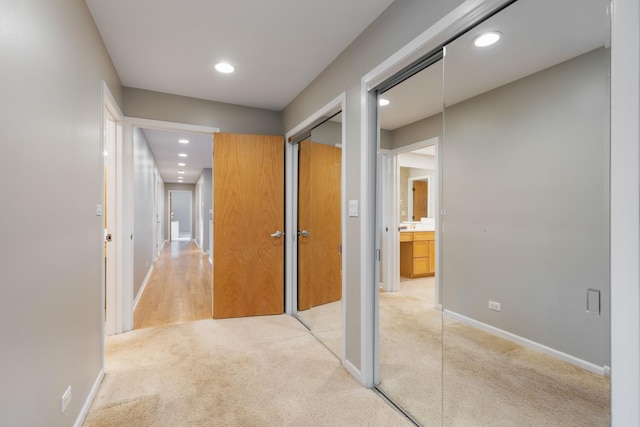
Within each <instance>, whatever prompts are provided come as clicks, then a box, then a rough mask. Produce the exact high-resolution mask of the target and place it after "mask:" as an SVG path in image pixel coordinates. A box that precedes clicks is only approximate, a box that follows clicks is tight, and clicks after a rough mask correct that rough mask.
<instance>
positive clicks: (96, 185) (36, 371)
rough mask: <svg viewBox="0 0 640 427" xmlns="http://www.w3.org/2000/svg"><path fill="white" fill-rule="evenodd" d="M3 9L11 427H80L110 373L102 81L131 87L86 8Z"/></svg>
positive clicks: (0, 350) (0, 265)
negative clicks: (64, 401)
mask: <svg viewBox="0 0 640 427" xmlns="http://www.w3.org/2000/svg"><path fill="white" fill-rule="evenodd" d="M0 9H2V12H1V13H0V28H2V30H1V34H2V35H1V36H0V58H2V59H1V60H0V62H1V63H2V65H1V66H0V93H2V97H1V98H0V114H1V115H2V126H1V127H0V139H1V141H2V143H0V194H2V197H3V200H4V201H7V200H10V201H11V203H10V205H7V204H6V203H3V209H2V212H1V213H0V217H1V220H0V235H1V236H2V240H1V243H0V271H1V272H2V277H1V279H0V281H1V282H2V285H1V286H0V325H1V326H0V336H1V337H2V344H1V345H0V360H2V363H1V364H0V378H1V380H0V383H1V384H2V385H1V386H0V402H2V403H1V404H0V424H3V425H12V426H34V425H42V426H43V425H47V426H69V425H72V424H73V423H74V422H75V420H76V418H77V417H78V414H79V413H80V409H81V407H82V405H83V404H84V402H85V399H86V398H87V396H88V394H89V390H90V388H91V387H92V385H93V384H94V381H95V380H96V378H97V376H98V373H99V372H100V369H101V358H102V345H103V344H102V343H103V341H104V338H103V336H102V321H101V310H103V308H101V301H102V283H101V281H102V279H101V275H102V265H103V264H104V262H103V259H102V246H103V218H102V217H100V216H96V205H97V204H101V203H102V184H103V180H102V166H101V165H102V158H101V152H102V149H101V144H102V142H101V117H102V80H106V82H107V84H108V85H109V87H110V89H111V92H112V93H113V95H114V96H115V98H116V100H117V102H121V100H122V94H121V90H122V89H121V85H120V81H119V79H118V76H117V74H116V72H115V70H114V68H113V66H112V64H111V60H110V59H109V56H108V55H107V51H106V49H105V47H104V45H103V43H102V40H101V39H100V35H99V33H98V30H97V29H96V27H95V25H94V23H93V20H92V18H91V16H90V14H89V11H88V9H87V6H86V5H85V2H84V1H81V0H57V1H42V0H21V1H3V2H2V6H0ZM69 385H70V386H71V387H72V400H71V403H70V404H69V407H68V408H67V410H66V411H65V413H64V414H60V397H61V396H62V393H63V392H64V391H65V389H66V388H67V386H69Z"/></svg>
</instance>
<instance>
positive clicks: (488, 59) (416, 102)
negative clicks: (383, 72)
mask: <svg viewBox="0 0 640 427" xmlns="http://www.w3.org/2000/svg"><path fill="white" fill-rule="evenodd" d="M608 5H609V2H608V1H607V0H601V1H587V2H585V1H583V0H562V1H557V0H519V1H517V2H516V3H514V4H513V5H511V6H509V7H508V8H506V9H505V10H503V11H502V12H500V13H498V14H497V15H495V16H493V17H492V18H490V19H489V20H487V21H485V22H483V23H481V24H480V25H478V26H476V27H475V28H473V29H472V30H470V31H469V32H468V33H466V34H464V35H463V36H462V37H460V38H458V39H456V40H455V41H453V42H452V43H451V44H449V45H448V46H447V54H446V57H445V59H444V67H445V76H446V78H445V80H444V82H445V84H444V90H445V92H446V95H445V96H446V99H445V100H443V85H442V82H443V74H442V66H443V64H442V61H440V63H439V64H437V65H434V66H431V67H429V68H427V69H425V70H423V71H422V72H420V73H419V74H417V75H416V76H414V77H412V78H410V79H408V80H406V81H405V82H403V83H402V84H400V85H398V86H396V87H394V88H393V89H391V90H389V91H388V92H386V93H384V94H383V95H382V97H383V98H387V99H389V101H391V104H389V105H387V106H385V107H381V108H380V111H381V113H380V122H381V127H382V128H383V129H388V130H394V129H397V128H398V127H401V126H405V125H407V124H410V123H413V122H415V121H417V120H419V119H422V118H425V117H429V116H432V115H434V114H437V113H439V112H441V111H442V108H443V107H442V106H443V103H445V104H446V105H449V106H450V105H453V104H456V103H457V102H460V101H463V100H465V99H468V98H470V97H472V96H476V95H479V94H481V93H484V92H487V91H489V90H492V89H495V88H497V87H499V86H503V85H505V84H507V83H510V82H512V81H515V80H517V79H520V78H522V77H525V76H528V75H530V74H533V73H535V72H537V71H540V70H543V69H545V68H548V67H550V66H552V65H555V64H558V63H560V62H563V61H566V60H568V59H570V58H573V57H575V56H578V55H581V54H583V53H586V52H589V51H590V50H593V49H595V48H597V47H600V46H607V45H608V44H609V29H608V24H607V19H608V16H607V13H606V10H607V6H608ZM490 30H497V31H500V32H501V33H502V34H503V37H502V39H501V40H500V41H499V42H498V43H496V44H495V45H493V46H490V47H487V48H482V49H480V48H477V47H475V46H474V45H473V39H474V38H475V37H476V36H477V35H478V34H481V33H483V32H485V31H490Z"/></svg>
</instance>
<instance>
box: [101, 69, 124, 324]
mask: <svg viewBox="0 0 640 427" xmlns="http://www.w3.org/2000/svg"><path fill="white" fill-rule="evenodd" d="M102 117H103V119H102V133H101V134H102V147H103V149H104V150H106V147H107V146H108V145H113V146H112V147H111V148H110V151H111V152H109V153H108V156H109V161H107V160H106V159H105V155H104V153H103V155H102V168H103V171H104V170H105V167H108V168H109V170H108V175H111V177H110V181H111V183H112V184H115V185H112V186H110V189H109V192H108V195H107V197H109V200H108V202H107V203H108V206H107V208H108V209H109V211H110V212H112V213H114V214H115V215H113V216H112V221H110V223H109V224H108V226H109V232H110V233H111V235H112V239H113V242H112V244H111V245H110V252H111V253H112V254H113V256H110V259H111V261H109V260H108V261H107V262H108V263H109V264H111V265H109V272H110V274H108V275H106V278H107V281H108V282H107V283H106V284H105V274H106V273H107V272H106V271H105V266H103V267H102V284H103V286H104V287H105V288H104V289H103V291H102V295H103V298H104V295H105V294H106V301H103V303H102V307H104V306H105V304H106V315H105V310H104V309H103V310H100V311H101V312H102V313H103V314H102V315H103V319H102V323H103V327H104V331H103V333H104V334H105V335H113V334H117V333H121V332H122V330H123V322H122V304H121V303H120V301H121V299H122V273H123V264H124V259H123V251H122V248H123V241H124V240H125V239H124V236H125V234H124V227H123V226H122V225H123V207H124V206H123V203H122V202H121V198H120V195H121V194H122V190H123V186H124V182H123V175H122V171H123V169H122V167H123V165H122V163H123V157H122V152H123V135H122V133H123V128H122V123H123V118H124V116H123V114H122V111H120V107H118V103H117V102H116V101H115V98H114V97H113V95H112V94H111V91H110V90H109V87H108V86H107V84H106V82H104V81H103V82H102ZM107 118H111V119H113V120H114V122H115V135H114V137H115V141H113V142H109V141H108V138H107V129H106V121H107ZM111 187H112V188H111ZM102 190H103V192H104V186H103V187H102ZM104 196H105V195H104V194H103V197H102V200H104ZM102 211H103V215H104V214H105V211H104V206H103V209H102ZM110 216H111V215H110ZM101 245H102V251H103V256H102V258H103V259H104V244H103V243H101ZM104 317H106V318H104Z"/></svg>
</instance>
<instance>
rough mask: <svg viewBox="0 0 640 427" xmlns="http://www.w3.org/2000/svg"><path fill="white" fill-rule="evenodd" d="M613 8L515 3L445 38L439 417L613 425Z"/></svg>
mask: <svg viewBox="0 0 640 427" xmlns="http://www.w3.org/2000/svg"><path fill="white" fill-rule="evenodd" d="M607 6H608V2H607V1H601V0H563V1H555V0H518V1H517V2H515V3H513V4H512V5H510V6H509V7H507V8H506V9H504V10H502V11H501V12H499V13H498V14H496V15H494V16H493V17H491V18H490V19H488V20H486V21H485V22H483V23H481V24H479V25H477V26H476V27H475V28H473V29H472V30H470V31H468V32H466V33H465V34H464V35H462V36H461V37H459V38H457V39H456V40H454V41H453V42H452V43H450V44H449V45H447V46H446V47H445V52H446V54H445V58H444V69H445V72H444V91H445V94H446V96H445V111H444V141H443V145H442V208H443V209H444V213H445V215H444V217H443V230H444V231H443V242H442V250H443V257H442V261H443V264H442V280H443V285H442V286H443V315H444V333H443V369H444V376H443V402H444V403H443V405H444V407H443V411H444V413H443V424H444V425H474V426H514V425H545V426H552V425H553V426H561V425H562V426H565V425H575V426H603V425H608V424H609V423H610V416H609V376H608V366H609V365H610V350H609V328H610V326H609V314H610V313H609V294H610V288H609V176H610V171H609V58H610V52H609V27H608V20H609V18H608V16H607ZM488 32H490V33H492V34H493V36H494V38H496V37H495V36H496V35H498V36H500V37H499V39H498V40H497V41H495V43H494V44H491V45H486V46H483V44H485V43H484V42H483V40H482V39H481V38H479V37H480V36H481V35H483V34H485V33H488ZM487 43H488V42H487Z"/></svg>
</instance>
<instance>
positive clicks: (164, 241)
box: [160, 240, 168, 251]
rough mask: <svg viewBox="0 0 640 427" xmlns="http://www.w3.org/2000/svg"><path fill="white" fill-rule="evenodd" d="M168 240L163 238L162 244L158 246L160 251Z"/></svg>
mask: <svg viewBox="0 0 640 427" xmlns="http://www.w3.org/2000/svg"><path fill="white" fill-rule="evenodd" d="M167 242H168V240H163V241H162V246H160V250H161V251H162V250H163V249H164V244H165V243H167Z"/></svg>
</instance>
